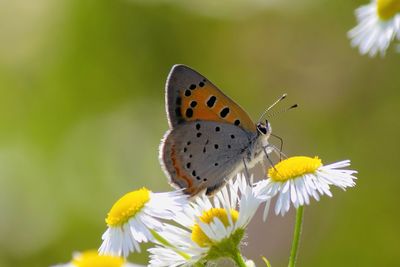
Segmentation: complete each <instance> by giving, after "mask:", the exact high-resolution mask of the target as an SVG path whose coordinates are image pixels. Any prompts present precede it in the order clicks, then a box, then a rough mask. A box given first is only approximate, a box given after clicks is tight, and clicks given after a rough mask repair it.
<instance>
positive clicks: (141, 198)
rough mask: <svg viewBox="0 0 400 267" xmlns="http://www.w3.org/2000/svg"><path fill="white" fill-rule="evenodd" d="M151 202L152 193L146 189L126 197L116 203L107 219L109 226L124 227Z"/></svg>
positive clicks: (133, 192)
mask: <svg viewBox="0 0 400 267" xmlns="http://www.w3.org/2000/svg"><path fill="white" fill-rule="evenodd" d="M149 200H150V191H149V190H147V189H146V188H144V187H143V188H141V189H139V190H136V191H132V192H130V193H128V194H126V195H124V196H123V197H121V198H120V199H119V200H118V201H117V202H115V204H114V205H113V206H112V208H111V210H110V212H109V213H108V215H107V218H106V223H107V225H108V226H119V225H123V224H124V223H126V222H127V221H128V220H129V219H130V218H131V217H134V216H135V215H136V214H137V213H138V212H139V211H140V210H141V209H142V208H143V207H144V205H145V204H146V203H147V202H149Z"/></svg>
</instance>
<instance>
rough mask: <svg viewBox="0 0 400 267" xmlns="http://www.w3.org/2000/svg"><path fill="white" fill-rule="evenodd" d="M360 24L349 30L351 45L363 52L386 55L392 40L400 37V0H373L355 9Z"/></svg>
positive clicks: (371, 54) (372, 54)
mask: <svg viewBox="0 0 400 267" xmlns="http://www.w3.org/2000/svg"><path fill="white" fill-rule="evenodd" d="M355 14H356V17H357V21H358V25H357V26H356V27H355V28H353V29H352V30H350V31H349V33H348V36H349V38H351V45H352V46H354V47H356V46H357V47H359V50H360V53H361V54H369V55H370V56H375V55H376V54H377V53H380V54H381V55H385V52H386V50H387V48H388V47H389V45H390V42H391V41H392V40H393V39H394V38H397V39H400V0H373V1H372V2H371V3H370V4H368V5H365V6H362V7H360V8H358V9H357V10H356V11H355Z"/></svg>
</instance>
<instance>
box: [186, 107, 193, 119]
mask: <svg viewBox="0 0 400 267" xmlns="http://www.w3.org/2000/svg"><path fill="white" fill-rule="evenodd" d="M185 115H186V117H188V118H191V117H192V116H193V109H191V108H188V109H187V110H186V112H185Z"/></svg>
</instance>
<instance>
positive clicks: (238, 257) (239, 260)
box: [232, 250, 246, 267]
mask: <svg viewBox="0 0 400 267" xmlns="http://www.w3.org/2000/svg"><path fill="white" fill-rule="evenodd" d="M232 259H233V261H234V262H235V263H236V265H237V266H238V267H246V262H245V261H244V259H243V257H242V254H241V253H240V251H239V250H236V253H233V254H232Z"/></svg>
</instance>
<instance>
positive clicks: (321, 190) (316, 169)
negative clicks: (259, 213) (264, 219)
mask: <svg viewBox="0 0 400 267" xmlns="http://www.w3.org/2000/svg"><path fill="white" fill-rule="evenodd" d="M348 166H350V160H344V161H339V162H336V163H333V164H329V165H323V164H322V161H321V160H320V159H319V158H318V157H314V158H310V157H304V156H298V157H291V158H288V159H285V160H283V161H281V162H279V163H278V164H276V165H275V166H274V167H271V168H270V169H269V170H268V178H267V179H266V180H262V181H260V182H258V183H257V185H256V187H257V188H258V189H259V191H260V193H259V194H261V195H265V196H268V197H274V196H276V195H278V199H277V201H276V204H275V214H281V215H284V214H285V213H286V212H287V211H289V208H290V203H292V204H293V205H294V207H295V208H298V207H299V206H303V205H304V204H307V205H308V204H309V203H310V197H313V198H314V199H315V200H317V201H319V197H320V195H321V196H322V195H328V196H330V197H331V196H332V193H331V191H330V186H331V185H334V186H337V187H340V188H342V189H343V190H345V188H347V187H353V186H354V185H355V182H354V180H355V179H357V178H356V177H354V176H353V174H355V173H357V172H356V171H353V170H344V169H342V168H345V167H348ZM266 209H268V207H266ZM265 213H266V212H264V214H265Z"/></svg>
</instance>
